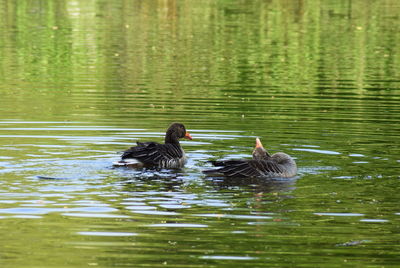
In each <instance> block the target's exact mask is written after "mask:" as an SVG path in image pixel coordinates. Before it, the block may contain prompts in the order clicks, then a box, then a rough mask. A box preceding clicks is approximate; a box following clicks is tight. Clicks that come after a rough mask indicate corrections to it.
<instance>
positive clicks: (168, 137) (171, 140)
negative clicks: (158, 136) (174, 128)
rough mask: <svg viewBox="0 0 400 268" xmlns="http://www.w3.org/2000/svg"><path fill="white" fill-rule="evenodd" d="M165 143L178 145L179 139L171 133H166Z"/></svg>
mask: <svg viewBox="0 0 400 268" xmlns="http://www.w3.org/2000/svg"><path fill="white" fill-rule="evenodd" d="M165 143H170V144H176V145H179V139H178V137H177V136H176V135H174V134H173V133H167V134H166V135H165Z"/></svg>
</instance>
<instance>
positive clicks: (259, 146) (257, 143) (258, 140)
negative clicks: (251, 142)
mask: <svg viewBox="0 0 400 268" xmlns="http://www.w3.org/2000/svg"><path fill="white" fill-rule="evenodd" d="M256 148H264V147H263V146H262V144H261V141H260V139H259V138H256Z"/></svg>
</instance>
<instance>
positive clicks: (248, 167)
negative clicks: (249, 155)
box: [203, 138, 297, 178]
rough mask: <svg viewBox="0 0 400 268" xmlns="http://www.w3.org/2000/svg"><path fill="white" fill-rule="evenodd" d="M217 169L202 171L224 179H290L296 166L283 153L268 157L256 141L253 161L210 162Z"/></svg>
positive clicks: (290, 158) (294, 172)
mask: <svg viewBox="0 0 400 268" xmlns="http://www.w3.org/2000/svg"><path fill="white" fill-rule="evenodd" d="M211 163H212V164H213V165H214V166H217V167H219V168H216V169H209V170H204V171H203V173H204V174H206V175H208V176H226V177H268V178H273V177H283V178H290V177H293V176H295V175H296V173H297V166H296V162H295V161H294V160H293V158H292V157H290V156H289V155H287V154H285V153H275V154H273V155H270V154H269V153H268V152H267V150H265V149H264V147H263V146H262V144H261V141H260V139H259V138H257V139H256V147H255V148H254V151H253V159H245V160H227V161H211Z"/></svg>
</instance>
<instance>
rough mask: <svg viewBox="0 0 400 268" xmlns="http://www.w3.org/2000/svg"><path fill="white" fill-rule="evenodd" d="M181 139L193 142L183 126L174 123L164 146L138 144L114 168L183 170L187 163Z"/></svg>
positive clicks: (168, 131)
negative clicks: (180, 142)
mask: <svg viewBox="0 0 400 268" xmlns="http://www.w3.org/2000/svg"><path fill="white" fill-rule="evenodd" d="M181 138H186V139H189V140H191V139H192V136H190V134H189V132H187V131H186V128H185V126H184V125H183V124H180V123H173V124H172V125H170V126H169V128H168V129H167V132H166V134H165V143H164V144H160V143H157V142H137V146H134V147H131V148H130V149H128V150H126V151H125V152H124V153H123V154H122V156H121V161H118V162H116V163H114V166H130V167H158V168H181V167H183V166H184V165H185V163H186V156H185V151H184V150H183V149H182V147H181V145H180V144H179V139H181Z"/></svg>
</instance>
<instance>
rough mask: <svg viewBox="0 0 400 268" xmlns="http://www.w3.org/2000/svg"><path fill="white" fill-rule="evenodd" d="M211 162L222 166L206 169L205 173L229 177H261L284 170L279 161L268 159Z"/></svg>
mask: <svg viewBox="0 0 400 268" xmlns="http://www.w3.org/2000/svg"><path fill="white" fill-rule="evenodd" d="M211 163H212V164H213V165H214V166H217V167H220V168H217V169H210V170H204V171H203V172H204V173H205V174H209V175H212V174H214V175H215V174H223V175H224V176H227V177H259V176H266V175H268V174H272V173H276V174H279V173H281V172H282V171H281V168H280V167H279V165H278V164H277V163H275V162H273V161H268V160H263V161H259V160H228V161H212V162H211Z"/></svg>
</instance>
